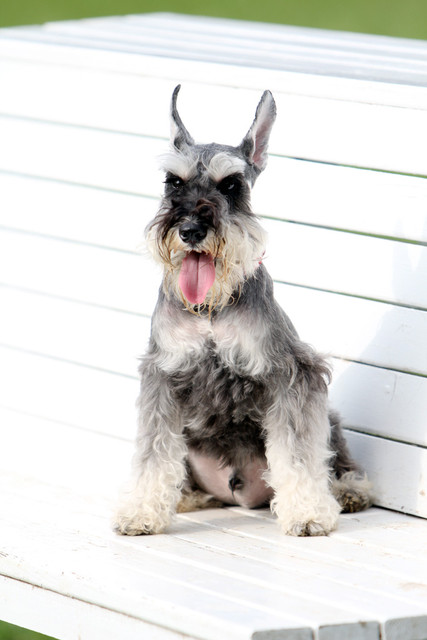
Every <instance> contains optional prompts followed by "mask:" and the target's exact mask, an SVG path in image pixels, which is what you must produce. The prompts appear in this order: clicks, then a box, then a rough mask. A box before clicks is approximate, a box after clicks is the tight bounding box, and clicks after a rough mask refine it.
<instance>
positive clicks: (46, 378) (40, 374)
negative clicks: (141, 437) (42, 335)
mask: <svg viewBox="0 0 427 640" xmlns="http://www.w3.org/2000/svg"><path fill="white" fill-rule="evenodd" d="M0 355H1V359H0V382H1V385H0V406H1V407H3V408H9V409H11V410H13V411H16V412H18V413H24V414H29V415H33V416H41V417H42V418H45V419H46V420H49V421H52V422H54V423H55V422H56V423H60V424H65V425H72V426H75V427H79V428H82V429H85V430H88V431H94V432H99V433H104V434H107V435H111V436H115V437H117V438H120V439H123V440H128V441H132V442H133V441H134V439H135V436H136V417H137V414H136V409H135V402H136V398H137V396H138V393H139V383H138V380H137V378H136V376H135V377H133V378H131V377H125V376H120V375H115V374H112V373H108V372H107V371H101V370H100V369H93V368H90V367H84V366H81V365H78V364H73V363H70V362H65V361H61V360H58V359H56V358H46V357H44V356H41V355H36V354H32V353H27V352H23V351H19V350H14V349H9V348H5V347H0ZM20 420H21V421H22V420H23V418H20ZM8 424H9V422H8V423H5V424H4V425H3V429H4V433H8V430H7V427H8Z"/></svg>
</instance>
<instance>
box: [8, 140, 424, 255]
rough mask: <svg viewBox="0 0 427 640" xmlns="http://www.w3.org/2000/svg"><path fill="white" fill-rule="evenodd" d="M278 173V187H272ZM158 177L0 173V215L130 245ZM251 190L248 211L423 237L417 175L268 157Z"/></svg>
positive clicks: (153, 202)
mask: <svg viewBox="0 0 427 640" xmlns="http://www.w3.org/2000/svg"><path fill="white" fill-rule="evenodd" d="M166 148H167V143H166V142H160V143H159V150H158V155H160V154H161V151H162V149H163V151H164V150H165V149H166ZM153 162H155V158H153ZM283 180H285V189H281V188H280V189H279V187H281V185H282V182H283ZM161 181H162V176H161V174H160V173H159V174H158V180H157V182H156V183H148V181H147V184H144V191H145V192H146V193H148V194H149V197H147V198H146V197H143V196H142V197H140V196H137V195H136V196H135V195H130V194H125V193H117V192H114V191H112V190H103V189H96V188H87V187H80V186H78V185H75V184H66V183H59V182H54V181H51V180H46V179H37V178H31V177H30V176H19V175H13V174H8V173H0V186H1V194H2V202H4V204H5V206H4V207H2V211H1V222H2V224H3V225H6V226H8V227H10V228H14V229H22V230H27V231H34V232H37V233H43V234H47V235H56V236H60V237H65V238H68V239H72V240H81V241H83V242H91V243H94V244H101V245H105V246H110V247H117V248H120V249H127V250H134V249H135V247H137V245H138V243H139V242H140V241H141V240H142V230H143V228H144V227H145V224H146V223H147V222H148V220H149V219H151V218H152V217H153V216H154V214H155V212H156V210H157V206H158V201H159V190H160V188H161V186H162V185H161ZM308 184H309V185H310V187H311V188H310V189H307V188H306V187H307V185H308ZM252 197H253V208H254V210H255V211H256V212H257V214H259V215H263V216H266V217H270V218H276V219H282V220H287V221H290V222H302V223H308V224H311V225H314V226H321V227H331V228H336V229H345V230H350V231H358V232H363V233H367V234H374V235H375V234H377V235H381V236H388V237H390V238H400V239H403V240H411V241H415V242H427V223H426V210H427V180H425V179H423V178H413V177H408V176H400V175H396V174H386V173H380V172H378V171H365V170H358V169H351V168H348V167H339V166H333V165H321V164H319V163H311V162H303V161H295V160H291V159H288V158H279V157H274V156H272V157H270V159H269V164H268V168H267V170H266V172H265V173H264V174H263V175H262V176H261V177H260V178H259V180H258V182H257V184H256V187H255V189H254V191H253V194H252ZM408 201H409V202H410V203H411V206H410V208H408ZM35 214H36V215H35ZM118 221H119V222H118Z"/></svg>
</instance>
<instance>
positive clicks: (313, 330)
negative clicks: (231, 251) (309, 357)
mask: <svg viewBox="0 0 427 640" xmlns="http://www.w3.org/2000/svg"><path fill="white" fill-rule="evenodd" d="M6 236H8V238H7V241H5V239H6ZM0 240H1V241H2V242H1V248H2V250H1V252H0V273H2V274H7V275H6V278H7V282H8V284H9V285H13V286H15V287H19V288H25V289H28V290H33V291H40V292H43V293H48V294H51V295H55V296H57V297H65V298H67V299H74V300H76V301H80V302H86V303H89V304H91V305H98V306H99V305H101V306H103V307H106V308H111V309H121V310H125V311H128V312H132V313H139V314H144V315H145V314H147V315H149V314H150V313H151V311H152V309H153V307H154V303H155V300H156V298H157V291H158V286H159V279H158V271H157V270H156V269H154V267H153V265H152V264H151V261H149V260H148V258H146V260H145V261H144V260H143V259H142V258H141V257H139V256H137V255H133V254H126V253H119V252H109V251H106V250H103V249H97V248H94V247H85V246H82V245H75V244H71V243H63V242H55V243H54V242H52V241H51V240H47V239H45V238H34V237H30V236H21V235H20V234H14V233H11V234H1V236H0ZM36 247H37V249H36ZM22 255H26V256H34V258H33V262H32V264H31V269H29V267H28V264H27V262H23V261H22V259H21V256H22ZM53 265H54V266H55V269H52V266H53ZM153 269H154V270H153ZM275 294H276V298H277V300H278V302H279V304H281V306H282V307H283V308H284V309H285V311H286V312H287V313H288V315H289V316H290V317H291V318H292V321H293V322H294V324H295V326H296V327H297V328H298V332H299V333H300V335H301V337H302V338H303V339H304V340H305V341H307V342H309V343H311V344H313V345H315V346H316V348H317V349H318V350H320V351H324V352H326V353H330V354H331V355H334V356H338V357H341V358H345V359H352V360H357V361H360V362H364V363H368V364H374V365H380V366H385V367H389V368H394V369H398V370H401V371H407V372H413V373H421V374H424V375H425V373H426V371H427V353H426V350H425V349H423V348H422V345H423V342H422V341H423V338H424V336H425V335H426V323H427V315H426V313H425V312H423V311H419V310H416V309H410V308H405V307H398V306H393V305H389V304H384V303H381V302H376V301H371V300H363V299H358V298H353V297H350V296H342V295H337V294H334V293H328V292H324V291H316V290H309V289H305V288H302V287H295V286H290V285H285V284H280V283H276V285H275ZM13 312H14V310H13V309H11V310H10V313H13ZM18 313H20V312H19V310H18ZM6 319H7V316H5V321H6ZM314 319H315V321H314ZM11 321H12V323H13V317H12V320H11ZM22 321H25V318H22V319H21V322H22ZM420 344H421V348H420Z"/></svg>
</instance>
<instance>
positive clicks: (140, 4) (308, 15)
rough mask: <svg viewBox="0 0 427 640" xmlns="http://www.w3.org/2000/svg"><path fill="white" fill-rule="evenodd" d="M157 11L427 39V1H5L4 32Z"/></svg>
mask: <svg viewBox="0 0 427 640" xmlns="http://www.w3.org/2000/svg"><path fill="white" fill-rule="evenodd" d="M151 11H175V12H180V13H192V14H199V15H211V16H224V17H229V18H239V19H243V20H260V21H263V22H278V23H282V24H294V25H303V26H308V27H319V28H323V29H340V30H345V31H359V32H364V33H377V34H383V35H392V36H400V37H407V38H421V39H424V38H427V2H426V1H425V0H405V1H403V0H357V1H356V0H304V2H301V0H264V2H260V1H259V0H203V2H200V1H198V2H197V1H196V0H180V1H179V2H178V1H177V0H20V1H19V2H13V0H0V26H10V25H17V24H36V23H42V22H47V21H49V20H67V19H75V18H82V17H90V16H101V15H114V14H116V15H117V14H126V13H146V12H151Z"/></svg>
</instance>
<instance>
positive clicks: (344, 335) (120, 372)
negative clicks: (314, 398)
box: [0, 14, 427, 640]
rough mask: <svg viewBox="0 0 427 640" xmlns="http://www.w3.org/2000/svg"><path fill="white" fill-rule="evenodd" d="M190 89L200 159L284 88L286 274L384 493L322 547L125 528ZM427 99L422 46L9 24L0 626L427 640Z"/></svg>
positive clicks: (280, 226)
mask: <svg viewBox="0 0 427 640" xmlns="http://www.w3.org/2000/svg"><path fill="white" fill-rule="evenodd" d="M178 82H181V83H182V91H181V94H180V112H181V113H182V116H183V118H184V120H185V122H186V124H187V126H188V127H189V128H190V129H191V132H192V134H193V135H194V136H195V137H196V139H199V140H201V141H206V142H208V141H211V140H213V139H215V140H217V141H219V142H225V143H230V144H237V143H238V142H239V141H240V140H241V138H242V136H243V135H244V134H245V132H246V130H247V128H248V126H249V124H250V123H251V121H252V117H253V113H254V109H255V107H256V104H257V102H258V100H259V97H260V94H261V92H262V91H263V90H264V89H266V88H269V89H271V90H272V92H273V94H274V97H275V99H276V101H277V104H278V119H277V123H276V125H275V128H274V130H273V134H272V140H271V145H270V152H271V157H270V164H269V167H268V168H267V170H266V172H265V174H264V175H263V176H262V177H261V178H260V180H259V183H258V184H257V186H256V189H255V191H254V209H255V210H256V211H257V212H258V213H259V214H260V215H262V216H263V217H264V226H265V227H266V228H267V230H268V231H269V232H270V244H269V249H268V255H267V259H266V264H267V266H268V268H269V270H270V272H271V273H272V275H273V277H274V278H275V281H276V295H277V298H278V300H279V301H280V302H281V304H282V305H283V306H284V308H285V309H286V311H287V312H288V313H289V315H290V316H291V318H292V319H293V321H294V323H295V325H296V326H297V328H298V330H299V333H300V335H301V336H302V337H303V338H304V339H305V340H307V341H308V342H310V343H312V344H313V345H315V346H316V347H317V348H318V349H319V350H323V351H328V352H329V353H330V354H331V357H332V361H333V364H334V368H335V374H334V380H333V384H332V387H331V397H332V401H333V404H334V406H335V407H336V408H338V409H339V410H340V411H341V412H342V414H343V415H344V417H345V421H346V423H347V424H348V425H351V427H349V429H348V430H347V432H346V435H347V438H348V441H349V444H350V446H351V449H352V451H353V453H354V455H355V456H356V457H357V459H358V460H360V462H361V464H362V465H363V466H364V467H365V468H366V470H367V471H368V473H369V475H370V477H371V479H372V481H373V483H374V488H375V493H376V505H377V506H376V507H375V508H372V509H370V510H368V511H366V512H364V513H359V514H355V515H351V514H349V515H343V516H342V517H341V518H340V523H339V527H338V529H337V531H336V532H334V533H333V534H331V535H330V536H329V537H327V538H314V539H307V538H304V539H294V538H290V537H286V536H283V535H281V534H280V532H279V531H278V528H277V526H276V524H275V521H274V519H273V518H272V517H271V516H270V514H269V512H268V511H266V510H257V511H252V512H251V511H245V510H244V509H238V508H228V509H218V510H209V511H202V512H197V513H194V514H185V515H180V516H179V517H177V519H176V523H175V524H174V525H173V527H171V529H170V531H169V532H168V533H167V534H165V535H159V536H150V537H139V538H132V539H130V538H122V537H118V536H116V535H115V534H114V533H113V532H112V531H111V530H110V525H109V520H110V514H111V511H112V505H113V503H114V501H115V498H116V493H117V488H118V486H119V484H120V482H121V481H122V480H123V479H124V478H125V477H126V475H127V471H128V465H129V459H130V455H131V453H132V440H133V437H134V433H135V416H134V401H135V398H136V396H137V392H138V380H137V376H136V369H137V357H138V355H140V354H141V353H142V352H143V350H144V346H145V342H146V339H147V336H148V331H149V317H150V312H151V309H152V308H153V304H154V301H155V298H156V289H157V286H158V282H159V279H158V273H157V272H156V271H155V270H154V267H153V265H152V263H151V262H150V261H149V260H148V259H146V258H144V257H142V256H141V255H139V252H138V245H139V243H140V241H141V239H142V236H143V229H144V227H145V224H146V223H147V222H148V220H149V219H151V217H152V215H153V213H154V211H155V209H156V206H157V199H158V196H159V193H160V191H161V180H162V176H161V174H160V173H159V172H158V171H157V168H156V167H157V163H156V160H155V157H156V156H157V155H158V154H160V153H161V152H162V151H163V150H165V148H166V147H167V137H168V126H169V122H168V109H169V101H170V95H171V92H172V89H173V87H174V86H175V85H176V84H178ZM426 82H427V44H426V43H424V42H417V41H404V40H396V39H390V38H379V37H372V36H361V35H355V34H344V33H332V32H326V31H316V30H309V29H300V28H289V27H285V26H273V25H262V24H251V23H241V22H232V21H222V20H214V19H205V18H191V17H184V16H174V15H162V14H157V15H156V14H153V15H143V16H128V17H121V18H105V19H94V20H86V21H79V22H64V23H54V24H50V25H46V26H43V27H38V26H37V27H22V28H13V29H3V30H1V31H0V244H1V246H0V281H1V286H0V342H1V347H0V420H1V429H2V444H1V448H0V463H1V464H0V472H1V481H0V482H1V484H0V486H1V489H0V491H1V493H0V499H1V504H0V518H1V525H0V574H1V576H0V584H1V588H0V619H3V620H5V621H8V622H12V623H15V624H19V625H21V626H26V627H28V628H31V629H35V630H37V631H41V632H43V633H46V634H51V635H53V636H55V637H58V638H61V639H64V640H68V639H73V640H74V639H75V640H77V638H83V639H88V640H97V639H98V638H99V639H102V640H116V639H117V638H120V639H121V640H122V639H126V638H129V639H130V638H132V639H134V638H137V637H138V638H147V639H149V640H151V639H154V640H156V639H160V638H161V639H170V638H184V637H185V638H198V639H204V640H222V639H224V640H243V639H247V638H253V639H256V640H272V639H277V640H278V639H279V638H280V639H286V640H313V638H314V639H315V640H376V639H379V638H380V637H381V638H382V640H425V639H426V638H427V557H426V552H427V522H426V521H425V520H423V518H426V517H427V495H426V494H427V451H426V446H427V311H426V310H427V286H426V283H427V181H426V179H425V178H424V177H416V176H426V175H427V153H426V149H427V88H426ZM307 256H312V261H310V260H307ZM384 507H386V509H384ZM399 512H401V513H399ZM408 514H411V515H408ZM414 516H421V517H414Z"/></svg>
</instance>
